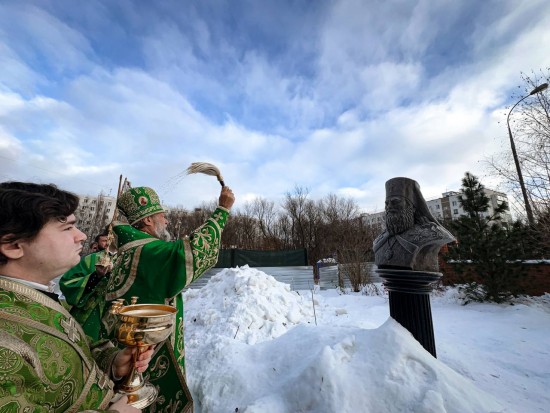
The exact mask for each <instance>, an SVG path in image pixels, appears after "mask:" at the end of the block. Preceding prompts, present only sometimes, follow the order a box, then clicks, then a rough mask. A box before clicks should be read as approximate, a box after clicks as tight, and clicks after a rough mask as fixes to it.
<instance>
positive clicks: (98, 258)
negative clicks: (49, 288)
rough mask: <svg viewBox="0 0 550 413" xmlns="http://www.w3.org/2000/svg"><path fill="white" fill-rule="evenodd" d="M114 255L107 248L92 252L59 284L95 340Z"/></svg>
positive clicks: (71, 310)
mask: <svg viewBox="0 0 550 413" xmlns="http://www.w3.org/2000/svg"><path fill="white" fill-rule="evenodd" d="M112 259H113V258H112V257H111V256H110V254H109V252H108V251H107V250H101V251H99V252H94V253H91V254H88V255H86V256H84V257H82V259H81V260H80V262H79V263H78V264H77V265H75V266H74V267H73V268H71V269H70V270H69V271H67V272H66V273H65V274H63V276H62V277H61V279H60V280H59V288H60V290H61V292H62V293H63V295H64V296H65V300H66V302H67V303H68V304H69V305H70V306H71V309H70V312H71V315H72V316H73V317H74V318H75V319H76V321H78V322H79V324H80V325H81V326H82V327H83V328H84V331H85V332H86V334H87V335H88V336H89V337H90V339H91V340H92V341H97V340H98V339H99V333H100V325H101V318H102V317H103V311H104V309H105V292H106V289H107V282H108V281H109V277H110V275H111V269H112V263H111V260H112Z"/></svg>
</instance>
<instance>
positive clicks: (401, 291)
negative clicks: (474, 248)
mask: <svg viewBox="0 0 550 413" xmlns="http://www.w3.org/2000/svg"><path fill="white" fill-rule="evenodd" d="M376 272H377V274H378V275H379V276H380V277H381V278H383V279H384V286H385V287H386V289H387V290H388V292H389V299H390V316H391V317H392V318H393V319H394V320H395V321H397V322H398V323H399V324H401V325H402V326H403V327H405V328H406V329H407V330H409V331H410V333H411V334H412V335H413V337H414V338H415V339H416V340H417V341H418V342H419V343H420V344H422V347H424V348H425V349H426V350H427V351H428V352H430V354H431V355H432V356H434V357H437V355H436V351H435V338H434V329H433V323H432V309H431V306H430V292H431V291H432V284H433V283H434V282H435V281H437V280H439V278H441V274H440V273H437V272H424V271H411V270H396V269H378V270H376Z"/></svg>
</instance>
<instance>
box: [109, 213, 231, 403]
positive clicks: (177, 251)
mask: <svg viewBox="0 0 550 413" xmlns="http://www.w3.org/2000/svg"><path fill="white" fill-rule="evenodd" d="M228 215H229V212H228V211H227V210H226V209H225V208H222V207H218V208H217V209H216V210H215V211H214V213H213V214H212V216H211V217H210V218H209V219H208V220H207V221H206V223H205V224H203V225H202V226H201V227H199V228H198V229H197V230H195V231H194V232H193V233H192V234H191V235H190V236H189V237H185V238H184V239H180V240H177V241H173V242H167V241H162V240H159V239H157V238H154V237H152V236H151V235H149V234H146V233H144V232H142V231H139V230H137V229H135V228H133V227H131V226H130V225H126V224H115V225H114V227H113V230H114V232H115V233H116V235H117V237H118V248H119V249H118V256H117V259H116V261H115V264H114V267H113V271H112V274H111V277H110V279H109V283H108V286H107V294H106V297H105V298H106V303H107V304H106V305H110V302H111V301H113V300H115V299H119V298H123V299H125V300H126V302H127V303H130V300H131V297H133V296H137V297H138V303H141V304H169V305H172V306H174V307H176V308H177V320H176V328H175V330H174V333H173V334H172V335H171V337H170V338H169V339H168V342H167V343H165V344H164V345H162V346H158V347H159V348H157V351H156V353H155V355H154V356H153V359H152V360H151V363H150V365H149V366H150V368H149V370H148V371H147V374H148V375H149V379H150V380H151V382H152V383H153V384H154V385H156V386H157V387H158V388H159V389H160V393H161V397H159V398H157V402H156V403H155V404H153V405H152V406H150V407H149V408H148V409H149V411H150V412H157V411H163V409H167V410H169V411H172V410H171V409H174V408H175V406H182V408H181V410H180V409H179V408H178V410H176V411H184V412H187V411H192V400H191V395H190V393H189V391H188V389H187V386H186V384H185V350H184V339H183V329H184V321H183V314H184V312H183V298H182V294H181V293H182V290H183V289H184V288H185V287H187V286H188V285H189V284H191V282H193V281H194V280H196V279H197V278H199V277H200V276H201V275H202V274H204V272H205V271H206V270H208V269H209V268H211V267H213V266H214V265H215V264H216V262H217V261H218V256H219V251H220V247H221V234H222V231H223V228H224V226H225V223H226V221H227V217H228ZM115 322H116V318H115V317H114V316H113V315H111V314H110V313H109V311H107V310H104V316H103V326H102V335H101V337H102V338H113V337H114V335H113V328H114V324H115ZM176 366H179V367H178V368H177V369H176V368H175V367H176ZM182 387H183V389H182Z"/></svg>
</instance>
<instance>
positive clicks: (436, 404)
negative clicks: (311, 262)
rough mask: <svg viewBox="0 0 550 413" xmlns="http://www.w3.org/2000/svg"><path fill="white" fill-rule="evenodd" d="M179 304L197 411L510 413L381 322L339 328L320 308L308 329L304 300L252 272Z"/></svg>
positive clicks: (230, 275)
mask: <svg viewBox="0 0 550 413" xmlns="http://www.w3.org/2000/svg"><path fill="white" fill-rule="evenodd" d="M185 299H186V351H187V358H186V362H187V377H188V380H189V386H190V389H191V392H192V393H193V397H194V398H195V404H196V407H195V412H201V413H217V412H220V413H221V412H239V413H286V412H288V413H295V412H315V413H325V412H326V413H329V412H330V413H333V412H336V411H337V412H340V413H357V412H376V413H378V412H390V413H391V412H396V413H397V412H428V413H429V412H433V413H435V412H438V413H439V412H448V413H453V412H455V413H466V412H472V413H474V412H475V413H483V412H510V411H511V410H507V409H506V408H504V407H503V406H502V405H501V403H499V401H497V400H496V399H495V398H494V397H493V396H491V395H489V394H487V393H485V392H483V391H481V390H479V389H478V388H476V387H475V385H474V384H473V383H472V382H471V381H470V380H469V379H467V378H465V377H463V376H462V375H460V374H458V373H456V372H455V371H454V370H452V369H451V368H449V367H447V366H446V365H445V364H443V363H442V362H440V361H438V360H437V359H435V358H433V357H432V356H431V355H430V354H429V353H427V352H426V351H425V350H424V349H423V348H422V347H421V346H420V344H418V343H417V342H416V340H414V338H413V337H412V336H411V335H410V334H409V332H408V331H406V330H405V329H404V328H402V327H401V326H400V325H399V324H398V323H396V322H395V321H393V320H392V319H387V316H386V322H384V323H383V324H382V325H381V326H379V327H378V328H372V329H365V328H358V327H352V326H346V325H345V324H346V323H347V322H346V321H345V318H346V317H348V316H351V315H350V314H348V311H347V310H346V311H344V310H345V307H340V306H338V307H332V308H331V307H330V306H329V305H327V304H325V303H322V302H320V303H319V302H318V303H317V304H316V306H317V305H318V306H319V308H320V310H321V312H322V313H325V314H324V316H322V317H321V319H320V320H319V321H320V324H319V325H318V326H316V325H315V324H314V322H313V319H312V316H313V315H312V314H311V313H312V310H310V309H311V299H310V300H307V299H305V297H303V298H302V296H300V295H299V294H297V293H293V292H291V291H290V290H289V288H288V286H287V285H285V284H282V283H279V282H277V281H275V280H274V279H273V277H270V276H268V275H266V274H264V273H262V272H260V271H257V270H255V269H250V268H247V267H243V268H237V269H229V270H224V271H222V272H221V273H220V274H218V275H217V276H215V277H213V278H212V279H211V281H210V282H209V283H208V284H207V285H206V286H205V287H203V288H202V289H201V290H199V291H188V292H186V293H185ZM380 300H383V298H380ZM350 310H351V308H350ZM323 320H324V321H323ZM331 320H342V321H344V323H343V324H342V325H336V324H337V323H332V322H331ZM323 323H327V324H323ZM249 327H250V328H249ZM241 330H242V331H241Z"/></svg>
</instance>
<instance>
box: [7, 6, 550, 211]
mask: <svg viewBox="0 0 550 413" xmlns="http://www.w3.org/2000/svg"><path fill="white" fill-rule="evenodd" d="M549 28H550V2H548V1H547V0H529V1H527V0H523V1H522V0H510V1H508V0H485V1H477V0H464V1H453V0H419V1H409V0H387V1H374V0H331V1H328V0H327V1H322V0H319V1H306V0H294V1H290V0H288V1H286V0H278V1H258V0H256V1H252V0H249V1H239V0H234V1H221V0H219V1H214V0H201V1H175V0H173V1H169V0H165V1H155V2H146V1H137V0H134V1H131V0H126V1H123V0H117V1H112V0H104V1H99V0H87V1H85V2H75V1H71V0H57V1H53V0H52V1H46V0H44V1H18V0H1V1H0V68H1V70H0V180H12V179H15V180H32V181H39V182H53V183H56V184H58V185H59V186H61V187H63V188H66V189H69V190H72V191H75V192H78V193H80V194H97V193H99V192H100V191H103V192H104V193H109V192H110V191H111V192H115V191H116V187H117V185H118V177H119V175H120V174H122V175H124V176H127V177H128V178H129V179H130V181H131V182H132V184H133V185H135V186H137V185H147V186H151V187H153V188H156V189H157V190H158V192H159V194H160V196H161V198H162V200H163V202H165V203H166V204H168V205H171V206H176V205H181V206H184V207H187V208H192V207H194V206H197V205H199V204H200V203H201V202H203V201H210V200H212V199H215V198H216V196H217V194H218V191H219V185H218V184H217V182H216V181H215V179H214V178H212V177H207V176H188V177H185V178H183V179H181V178H178V176H179V175H180V174H181V173H182V172H183V171H184V170H185V169H186V168H187V166H188V165H189V164H190V163H192V162H197V161H206V162H211V163H214V164H215V165H217V166H218V167H219V168H220V169H221V171H222V173H223V175H224V178H225V181H226V183H227V184H228V185H230V186H231V187H232V188H233V190H234V192H235V194H236V196H237V199H238V201H237V206H242V205H243V203H244V202H246V201H249V200H252V199H254V198H255V197H263V198H268V199H272V200H274V201H279V200H281V199H282V198H283V197H284V195H285V193H286V192H289V191H293V189H294V187H295V186H301V187H304V188H308V189H309V192H310V195H311V197H312V198H314V199H316V198H321V197H324V196H325V195H327V194H329V193H334V194H337V195H339V196H344V197H353V198H354V199H355V200H356V201H357V202H358V204H359V205H360V206H361V208H362V209H363V211H365V212H374V211H376V210H380V209H382V207H383V202H384V196H385V194H384V182H385V181H386V180H388V179H390V178H392V177H395V176H407V177H410V178H413V179H416V180H417V181H418V182H419V183H420V186H421V188H422V191H423V193H424V196H425V197H426V198H433V197H437V196H440V195H441V193H442V192H444V191H446V190H454V189H458V188H459V187H460V180H461V178H462V176H463V175H464V172H466V171H471V172H473V173H475V174H477V175H478V176H480V177H481V178H482V182H484V183H485V184H486V185H487V186H491V187H496V186H497V185H498V180H497V179H496V178H495V177H493V176H491V174H490V173H488V171H487V168H486V167H485V164H484V160H485V159H487V158H488V157H491V156H493V155H495V154H497V153H499V152H500V151H503V150H509V149H508V145H509V143H508V141H507V139H508V138H507V130H506V123H505V115H506V108H507V107H509V104H510V102H511V100H510V96H511V95H512V94H513V93H515V92H516V93H517V90H518V89H517V87H518V86H519V85H521V84H522V82H521V78H520V75H521V72H527V73H529V72H531V71H532V70H535V71H537V70H538V69H540V68H546V67H548V66H549V62H550V57H549V54H548V51H549V46H548V45H550V29H549ZM503 121H504V122H503Z"/></svg>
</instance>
